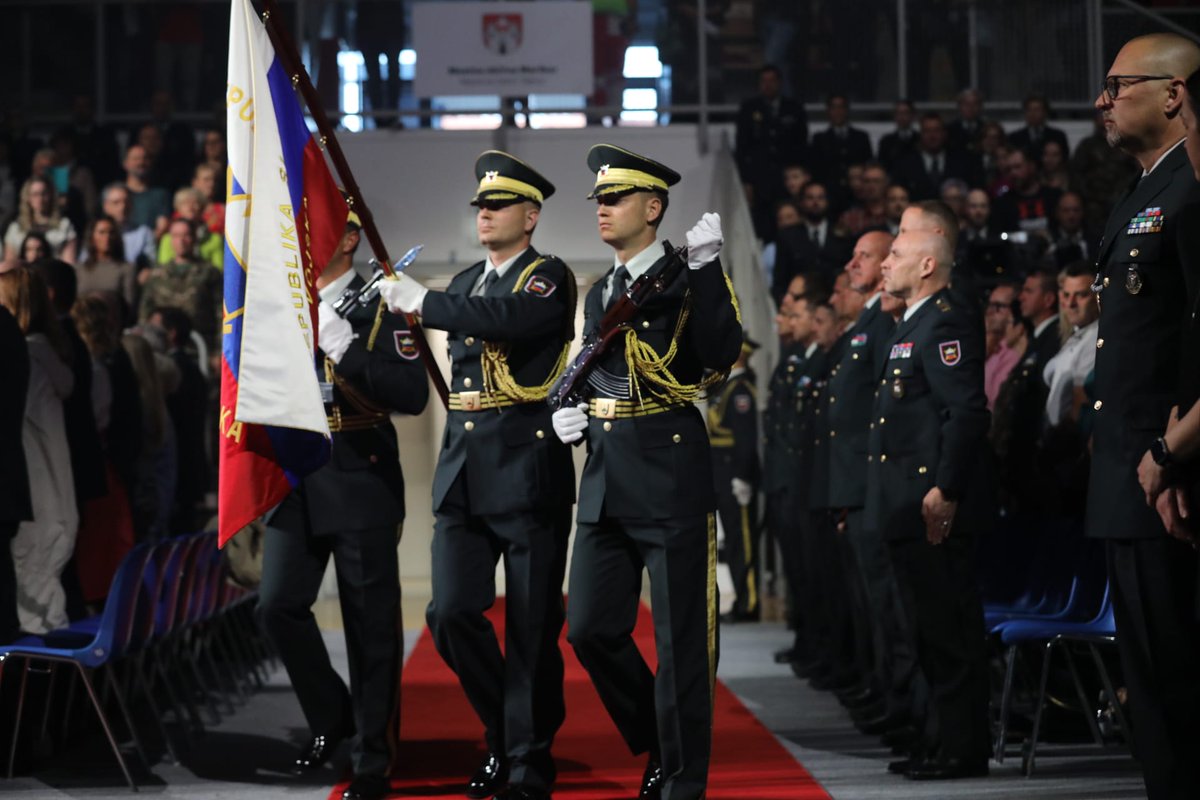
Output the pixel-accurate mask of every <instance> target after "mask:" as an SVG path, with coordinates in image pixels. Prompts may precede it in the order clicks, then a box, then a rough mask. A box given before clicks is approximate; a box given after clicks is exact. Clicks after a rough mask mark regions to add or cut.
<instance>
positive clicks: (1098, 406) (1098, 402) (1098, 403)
mask: <svg viewBox="0 0 1200 800" xmlns="http://www.w3.org/2000/svg"><path fill="white" fill-rule="evenodd" d="M1103 405H1104V401H1103V400H1097V401H1096V403H1095V405H1093V406H1092V408H1094V409H1096V410H1097V411H1099V410H1100V407H1101V406H1103Z"/></svg>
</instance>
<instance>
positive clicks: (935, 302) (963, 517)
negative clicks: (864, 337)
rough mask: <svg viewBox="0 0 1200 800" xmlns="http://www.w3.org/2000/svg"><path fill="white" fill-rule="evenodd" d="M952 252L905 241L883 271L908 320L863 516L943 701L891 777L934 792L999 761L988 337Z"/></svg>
mask: <svg viewBox="0 0 1200 800" xmlns="http://www.w3.org/2000/svg"><path fill="white" fill-rule="evenodd" d="M953 252H954V251H953V249H952V248H951V246H950V243H949V242H948V241H947V239H946V238H945V237H944V236H940V235H938V234H935V233H930V232H928V231H918V232H908V233H901V234H900V236H899V237H897V239H896V240H895V242H894V243H893V245H892V249H891V253H890V254H889V255H888V257H887V260H886V261H884V263H883V275H884V286H883V289H884V291H886V292H891V293H894V294H897V295H899V296H901V297H904V298H905V299H907V301H908V308H907V310H906V311H905V312H904V317H903V318H902V319H901V321H900V322H899V324H898V325H897V327H896V330H895V331H894V332H893V334H892V336H891V337H890V338H889V339H888V349H887V353H886V354H885V355H884V359H883V364H882V367H883V368H882V369H881V370H880V372H879V373H877V380H878V381H879V383H878V385H877V386H876V387H875V389H876V394H875V403H874V407H873V411H872V422H873V423H874V428H871V429H870V448H869V452H868V456H867V458H868V462H867V464H868V473H867V492H866V507H865V511H864V515H863V526H864V529H866V530H878V531H883V533H884V536H886V537H887V541H888V546H889V550H890V554H891V557H892V563H893V565H894V567H895V571H896V578H897V582H898V584H899V586H900V594H901V596H902V597H903V598H904V600H905V602H906V603H909V604H911V608H905V612H906V614H905V618H906V619H907V620H909V621H910V622H911V624H912V626H913V631H914V634H913V635H914V638H915V640H916V647H917V659H918V662H919V664H920V667H921V670H922V671H923V673H924V675H925V677H926V678H927V679H928V681H929V684H930V687H931V693H932V706H933V713H932V714H931V715H930V717H929V720H928V721H927V722H928V724H927V725H926V728H925V730H924V732H923V734H924V738H923V740H922V742H921V743H918V744H917V745H914V747H913V752H912V756H911V757H910V758H909V759H907V760H906V761H903V762H896V764H895V765H893V766H892V767H891V769H892V770H893V771H899V772H903V773H905V774H906V775H908V777H910V778H915V779H925V780H935V779H946V778H966V777H974V776H982V775H986V774H987V772H988V754H989V752H990V745H989V728H988V678H987V657H986V653H985V651H984V627H983V606H982V604H981V603H980V600H979V592H978V589H977V587H976V586H975V582H974V571H973V566H972V553H973V549H974V535H973V531H974V530H975V529H977V528H978V527H979V526H980V525H981V524H982V519H983V517H984V516H985V514H986V512H985V511H984V510H983V509H984V504H982V503H981V501H980V500H979V497H980V495H981V493H982V492H984V491H985V490H986V489H987V486H986V485H985V484H984V482H983V481H981V480H980V479H979V477H978V475H977V471H976V470H977V468H978V466H979V464H980V459H979V453H980V452H981V450H982V448H983V445H984V440H985V437H986V435H987V430H988V424H989V415H988V410H987V398H986V396H985V394H984V391H983V360H984V348H983V330H982V328H981V327H980V326H979V325H978V318H977V317H976V316H975V315H974V314H973V313H972V312H971V311H970V310H968V309H963V308H961V307H956V303H955V301H954V300H953V299H952V294H951V291H950V289H949V280H950V269H951V264H952V261H953ZM934 725H936V729H935V728H934V727H932V726H934Z"/></svg>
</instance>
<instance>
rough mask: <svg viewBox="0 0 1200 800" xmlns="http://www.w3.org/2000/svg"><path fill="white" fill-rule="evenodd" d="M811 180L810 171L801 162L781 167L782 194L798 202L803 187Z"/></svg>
mask: <svg viewBox="0 0 1200 800" xmlns="http://www.w3.org/2000/svg"><path fill="white" fill-rule="evenodd" d="M811 180H812V173H811V172H809V171H808V169H807V168H806V167H804V166H803V165H801V164H788V165H787V166H785V167H784V168H783V196H784V198H785V199H787V200H791V201H793V202H795V203H797V204H799V203H800V200H801V197H802V195H803V193H804V187H805V186H807V185H808V182H809V181H811Z"/></svg>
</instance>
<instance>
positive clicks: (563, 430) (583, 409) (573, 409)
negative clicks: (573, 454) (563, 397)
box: [550, 403, 588, 444]
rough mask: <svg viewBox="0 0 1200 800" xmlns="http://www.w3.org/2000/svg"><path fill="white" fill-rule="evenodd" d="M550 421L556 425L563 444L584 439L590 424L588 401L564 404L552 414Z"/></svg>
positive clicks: (555, 431)
mask: <svg viewBox="0 0 1200 800" xmlns="http://www.w3.org/2000/svg"><path fill="white" fill-rule="evenodd" d="M550 422H551V424H552V425H554V433H555V435H557V436H558V439H559V441H561V442H562V443H563V444H570V443H571V442H574V441H576V440H578V439H582V438H583V432H584V431H585V430H586V429H587V426H588V417H587V403H580V404H579V405H577V406H563V407H562V408H560V409H559V410H558V411H555V412H554V414H553V415H551V417H550Z"/></svg>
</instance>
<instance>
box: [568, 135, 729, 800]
mask: <svg viewBox="0 0 1200 800" xmlns="http://www.w3.org/2000/svg"><path fill="white" fill-rule="evenodd" d="M587 163H588V167H589V168H590V169H591V170H592V171H593V173H594V174H595V175H596V185H595V190H594V191H593V192H592V196H593V197H595V198H596V200H597V203H598V208H597V211H596V215H597V223H598V227H599V229H600V238H601V239H602V240H603V241H604V242H605V243H606V244H607V245H609V246H610V247H612V248H613V250H614V251H615V252H616V263H615V264H614V267H613V269H612V270H610V271H609V272H608V273H607V274H606V275H605V276H604V277H603V278H602V279H601V280H599V281H598V282H597V283H596V284H595V285H593V286H592V288H591V290H590V291H589V292H588V295H587V300H586V302H585V304H584V323H583V325H584V330H585V331H590V330H592V329H594V328H596V327H597V326H598V325H599V323H600V320H601V318H602V317H603V316H604V309H605V307H606V306H607V305H608V304H609V303H610V302H612V301H613V299H614V298H615V297H618V296H620V294H621V293H623V292H624V291H625V288H626V286H628V285H629V284H630V283H631V282H632V281H635V280H636V279H637V278H639V277H640V276H642V275H644V274H647V273H652V274H653V273H657V272H658V271H660V270H662V269H663V267H664V266H666V264H667V257H665V256H664V255H663V250H662V248H661V246H659V245H656V244H655V239H656V234H657V230H658V225H659V223H660V222H661V221H662V217H663V213H664V212H665V211H666V209H667V187H669V186H672V185H674V184H675V183H676V182H678V180H679V174H678V173H676V172H675V171H674V170H672V169H670V168H668V167H665V166H663V165H662V164H659V163H658V162H656V161H651V160H650V159H648V158H645V157H643V156H639V155H637V154H635V153H631V152H629V151H628V150H623V149H621V148H619V147H615V146H613V145H608V144H598V145H596V146H594V147H593V148H592V149H591V151H590V152H589V153H588V159H587ZM687 243H688V252H687V260H688V263H687V269H684V270H681V271H680V272H679V273H678V274H677V276H676V277H675V279H674V281H672V282H671V284H670V285H669V286H667V287H666V288H665V290H664V291H662V292H660V293H658V294H655V295H653V296H652V297H650V298H649V299H648V300H647V301H646V302H645V303H644V304H643V305H642V307H641V308H640V309H639V310H638V312H637V314H636V316H635V317H634V318H633V320H632V322H631V324H630V327H629V329H628V330H627V331H626V332H625V334H624V336H619V337H617V339H616V340H615V342H614V343H613V345H612V346H611V347H610V349H609V350H608V351H607V352H606V353H605V354H604V356H603V358H602V359H601V363H600V366H599V368H598V369H597V370H596V371H595V372H593V373H592V374H591V376H590V378H591V380H590V387H591V389H592V392H593V399H592V401H591V402H590V403H589V404H588V405H587V408H586V411H585V410H584V409H583V408H582V407H571V406H568V407H566V408H562V409H559V410H558V411H556V412H555V414H554V430H555V432H556V433H557V434H558V436H559V438H560V439H562V440H563V441H564V442H574V441H578V440H579V439H581V438H583V437H584V436H585V434H586V437H587V444H588V458H587V463H586V465H585V466H584V471H583V479H582V480H581V482H580V488H579V518H578V526H577V530H576V535H575V554H574V556H572V561H571V605H570V608H569V614H570V622H569V625H568V631H569V633H568V639H569V641H570V642H571V644H572V645H573V646H574V648H575V653H576V654H577V655H578V656H579V660H580V662H581V663H582V664H583V666H584V668H585V669H586V670H587V671H588V674H589V675H591V678H592V682H593V683H594V684H595V685H596V690H597V691H598V692H599V694H600V699H601V700H603V701H604V705H605V707H606V708H607V709H608V713H609V715H611V716H612V718H613V721H614V722H616V724H617V728H618V729H619V730H620V731H621V735H622V736H623V737H624V739H625V742H626V743H627V744H628V745H629V748H630V750H632V751H633V752H634V753H635V754H637V753H645V752H647V751H649V752H650V758H649V762H648V764H647V769H646V774H645V777H644V779H643V786H642V794H641V795H640V797H643V798H658V797H660V796H661V797H668V798H671V800H698V798H701V797H703V796H704V789H705V786H706V785H707V781H708V762H709V754H710V751H711V746H712V714H713V703H712V699H713V691H714V682H715V680H716V669H717V640H716V631H717V590H716V580H715V574H716V523H715V520H714V517H713V513H712V512H713V509H714V508H715V507H716V497H715V496H714V494H713V477H712V475H713V472H712V461H711V459H710V454H709V445H708V435H707V432H706V431H705V429H704V419H703V417H701V415H700V412H699V411H698V410H697V409H696V407H695V405H693V403H694V401H695V400H696V399H697V398H698V397H699V396H700V395H701V393H702V392H703V391H704V390H705V389H706V388H707V387H708V386H709V385H710V384H712V383H714V382H715V381H716V380H720V379H721V378H722V375H723V373H725V372H726V371H727V370H728V369H729V368H730V367H731V366H732V365H733V362H734V361H735V360H737V357H738V353H739V351H740V350H741V346H742V327H741V322H740V319H739V314H738V309H737V303H736V300H735V299H734V296H733V290H732V288H731V287H730V283H729V279H728V278H727V277H726V276H725V273H724V271H723V270H722V268H721V262H720V261H719V260H718V258H717V256H718V254H719V253H720V250H721V220H720V217H718V216H717V215H716V214H705V215H704V217H703V218H702V219H701V220H700V222H698V223H697V224H696V226H695V227H694V228H692V230H691V231H690V232H689V233H688V235H687ZM706 369H708V370H715V371H716V373H715V375H714V376H713V377H710V378H709V379H705V377H704V370H706ZM643 567H645V568H646V569H648V570H649V573H650V595H651V598H652V606H653V613H654V639H655V643H656V646H657V651H658V672H657V674H655V673H653V672H651V671H650V668H649V667H648V666H647V665H646V662H645V660H644V659H643V658H642V656H641V653H639V652H638V649H637V645H636V644H635V643H634V641H633V636H632V633H633V628H634V624H635V622H636V621H637V613H638V605H639V603H640V596H641V581H642V568H643Z"/></svg>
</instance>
